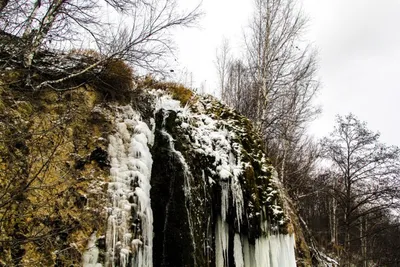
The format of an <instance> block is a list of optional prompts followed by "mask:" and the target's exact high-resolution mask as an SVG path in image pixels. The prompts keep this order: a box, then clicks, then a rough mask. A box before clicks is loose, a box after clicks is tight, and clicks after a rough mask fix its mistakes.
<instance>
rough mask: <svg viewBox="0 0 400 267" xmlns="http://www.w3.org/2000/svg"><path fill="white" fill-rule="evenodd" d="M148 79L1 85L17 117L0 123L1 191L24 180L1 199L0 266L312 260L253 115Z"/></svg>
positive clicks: (7, 110) (258, 263) (268, 263)
mask: <svg viewBox="0 0 400 267" xmlns="http://www.w3.org/2000/svg"><path fill="white" fill-rule="evenodd" d="M147 86H148V87H149V88H146V89H142V90H139V89H138V90H137V91H135V92H133V93H132V96H131V97H130V99H129V100H126V101H125V102H124V103H122V102H118V103H116V102H113V103H110V102H109V103H104V102H103V99H102V97H101V95H99V94H98V93H96V91H94V90H92V89H91V88H89V87H85V88H80V89H78V90H76V91H71V92H67V93H62V94H57V93H54V92H48V93H45V94H44V93H41V96H40V97H37V98H29V99H28V98H27V97H26V96H22V95H23V94H22V93H18V94H19V95H18V94H16V93H15V94H14V93H10V92H6V93H4V92H3V98H2V103H3V107H1V108H3V109H4V111H5V113H3V114H4V115H2V116H3V119H7V118H8V119H9V120H11V119H10V118H11V117H16V118H18V120H19V121H18V122H19V124H15V125H14V124H12V125H11V126H10V125H6V124H4V123H3V124H1V127H3V128H2V140H3V141H2V143H1V146H0V150H1V151H0V152H1V153H2V159H3V160H2V161H1V162H0V164H1V165H0V167H1V168H2V169H3V170H5V169H6V170H7V171H6V172H3V173H2V174H1V175H2V177H1V181H4V182H2V184H1V185H0V186H1V188H0V189H1V191H2V192H5V191H6V190H7V186H8V184H9V183H11V182H12V181H14V180H13V179H14V177H18V179H22V178H23V179H22V180H23V181H24V184H22V185H17V184H15V185H14V187H12V188H14V191H11V192H12V193H10V194H9V195H10V196H9V197H8V199H9V200H10V201H11V202H13V205H10V206H9V208H10V210H11V211H12V213H11V214H12V216H11V217H10V218H7V220H8V219H9V220H10V221H9V222H8V224H2V229H1V232H0V237H1V239H2V240H4V241H6V242H3V243H1V244H3V245H0V246H1V247H0V258H1V259H2V260H1V262H0V266H1V264H3V265H13V264H14V265H23V266H34V265H37V266H39V265H40V266H71V265H72V266H74V265H76V266H77V265H83V266H174V267H178V266H217V267H219V266H236V267H239V266H296V265H298V266H309V265H310V260H309V258H310V256H309V251H308V248H307V245H306V244H305V243H304V240H303V238H302V233H301V228H300V226H299V225H298V223H297V218H296V215H295V212H294V210H293V209H292V208H291V204H290V200H288V199H287V196H286V194H285V190H284V189H283V188H282V186H281V184H280V183H279V181H278V179H277V176H276V173H275V170H274V168H273V166H271V165H270V163H269V162H268V159H267V157H266V155H265V153H264V152H263V145H262V142H261V139H260V138H259V136H258V134H257V133H256V132H255V131H254V130H253V128H252V125H251V123H250V121H249V120H248V119H246V118H245V117H243V116H241V115H240V114H238V113H236V112H235V111H233V110H232V109H229V108H228V107H226V106H224V105H223V104H221V103H219V102H218V101H216V100H215V99H213V98H212V97H200V96H195V95H193V94H192V93H191V92H190V91H188V90H187V89H184V88H183V87H181V86H179V87H177V86H174V85H173V84H167V85H165V86H164V85H163V86H152V85H149V84H147ZM154 88H161V89H162V90H161V89H159V90H156V89H154ZM178 89H179V90H178ZM177 90H178V91H177ZM173 98H175V99H173ZM179 99H180V100H182V101H179ZM10 127H14V128H12V129H14V130H13V131H11V130H10V129H11V128H10ZM3 130H4V131H3ZM16 132H18V135H16V134H15V133H16ZM38 136H40V138H39V137H38ZM7 138H8V139H7ZM4 140H12V141H7V142H6V141H4ZM16 162H18V166H17V165H16V164H15V163H16ZM35 175H36V176H35ZM33 178H34V179H33ZM32 179H33V180H32ZM22 180H21V181H22ZM31 180H32V182H31V183H30V181H31ZM18 186H19V187H18ZM18 188H19V189H21V188H22V189H24V190H22V191H21V190H19V189H18ZM37 188H40V190H39V189H37ZM25 189H26V190H25ZM18 190H19V191H21V192H19V191H18ZM14 193H19V194H20V195H18V196H14V195H13V194H14ZM0 200H2V199H0ZM5 200H7V199H6V198H4V199H3V200H2V201H4V203H5V202H6V201H5ZM44 203H45V204H46V205H44ZM18 205H19V208H17V206H18ZM38 206H43V207H42V208H37V207H38ZM21 207H22V208H21ZM0 208H2V207H0ZM22 215H23V216H22ZM16 218H21V219H18V220H16ZM6 225H9V227H10V228H7V229H6V228H5V226H6ZM43 230H45V231H46V232H45V233H46V234H47V236H43V235H41V233H44V232H41V231H43Z"/></svg>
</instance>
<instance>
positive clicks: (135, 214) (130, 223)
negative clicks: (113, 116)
mask: <svg viewBox="0 0 400 267" xmlns="http://www.w3.org/2000/svg"><path fill="white" fill-rule="evenodd" d="M120 109H121V112H120V114H119V115H118V117H117V131H116V133H115V134H114V135H111V136H110V137H109V141H110V143H109V147H108V153H109V158H110V163H111V179H112V180H111V182H110V183H109V187H108V194H109V197H110V201H111V206H110V207H109V210H108V214H109V215H108V221H107V233H106V246H107V255H106V266H116V265H117V266H122V267H125V266H140V267H146V266H149V267H150V266H153V263H152V257H153V256H152V248H153V244H152V242H153V213H152V210H151V205H150V177H151V167H152V163H153V161H152V157H151V154H150V150H149V147H148V145H152V143H153V139H154V137H153V134H152V132H151V130H150V129H149V127H148V126H147V125H146V124H145V123H144V122H142V121H141V120H140V116H139V115H138V114H137V113H136V112H134V111H133V109H132V108H131V107H130V106H125V107H121V108H120Z"/></svg>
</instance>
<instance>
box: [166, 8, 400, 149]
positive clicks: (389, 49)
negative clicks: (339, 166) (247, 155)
mask: <svg viewBox="0 0 400 267" xmlns="http://www.w3.org/2000/svg"><path fill="white" fill-rule="evenodd" d="M181 1H182V4H183V6H184V7H186V8H190V7H193V6H195V5H196V4H197V3H198V1H196V0H181ZM299 1H300V2H301V3H302V5H303V11H304V13H305V14H306V15H307V16H308V17H309V19H310V22H309V27H308V32H307V34H306V36H305V39H306V40H307V41H309V42H310V43H312V44H313V45H315V46H316V47H317V49H318V51H319V56H318V58H319V60H318V64H319V80H320V81H321V88H320V92H319V96H318V98H317V99H316V103H317V104H319V105H321V106H322V109H323V113H322V114H321V116H320V117H319V119H317V120H316V121H315V122H314V123H313V124H312V127H311V130H310V131H311V132H312V134H314V135H315V136H316V137H321V136H323V135H327V134H328V133H329V132H331V131H332V129H333V125H334V120H335V115H336V114H341V115H346V114H347V113H349V112H352V113H354V114H355V115H356V116H357V117H358V118H359V119H361V120H363V121H366V122H367V123H368V127H369V129H371V130H373V131H379V132H380V133H381V141H383V142H385V143H387V144H392V145H400V137H398V135H399V133H400V119H399V115H398V110H400V90H399V88H398V87H399V79H400V0H383V1H382V0H381V1H378V0H299ZM202 10H203V11H204V12H205V15H204V16H203V18H202V20H201V21H200V23H199V27H198V28H192V29H185V30H181V31H178V34H177V37H176V42H177V47H178V51H179V52H178V53H177V62H176V66H175V67H174V68H175V71H176V72H175V73H176V75H177V76H179V75H180V74H181V73H182V72H183V71H186V72H187V73H192V80H193V86H194V87H199V86H200V84H201V83H203V84H205V88H206V89H207V91H208V92H209V93H212V92H213V91H214V90H215V88H216V87H217V85H216V70H215V67H214V63H213V61H214V60H215V51H216V48H217V47H219V46H220V44H221V40H222V38H223V37H225V38H228V39H229V40H230V43H231V46H232V47H233V49H234V50H236V51H239V50H240V47H241V46H243V41H242V39H243V38H242V37H243V29H245V28H246V26H247V25H248V21H249V18H250V16H251V13H252V1H251V0H203V2H202ZM178 78H181V79H182V80H183V79H184V78H183V77H182V76H181V77H178ZM189 80H190V78H189ZM186 82H188V79H186Z"/></svg>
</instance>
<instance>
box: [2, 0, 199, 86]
mask: <svg viewBox="0 0 400 267" xmlns="http://www.w3.org/2000/svg"><path fill="white" fill-rule="evenodd" d="M105 5H106V6H107V5H108V6H111V7H112V8H113V10H114V12H115V13H116V14H119V15H120V16H121V17H122V18H123V19H125V20H126V21H128V23H126V24H125V25H122V24H119V25H118V24H117V25H115V23H112V22H109V21H106V20H103V19H102V16H99V15H98V14H101V12H104V7H105ZM198 17H199V12H198V9H197V8H196V9H195V10H193V11H190V12H186V13H181V12H179V10H178V7H177V3H176V1H170V0H162V1H156V0H124V1H114V0H104V1H101V0H89V1H78V0H72V1H66V0H47V1H46V0H30V1H13V2H11V3H9V4H8V5H5V7H4V9H3V12H2V14H1V15H0V28H1V29H2V30H3V32H5V33H8V34H12V35H13V36H16V37H19V39H20V40H21V43H22V44H23V45H22V48H21V51H22V52H21V54H22V57H23V63H24V67H25V68H30V67H31V66H32V64H33V60H34V59H35V57H37V54H38V51H39V50H41V49H42V50H43V49H49V48H57V47H60V46H62V45H65V44H66V42H67V41H69V42H70V43H71V44H72V47H74V45H75V44H76V43H77V41H79V40H83V39H85V38H86V39H87V40H88V43H89V44H91V46H92V47H93V46H95V47H96V49H97V50H99V51H100V52H101V54H102V55H103V56H102V57H101V58H99V59H98V60H97V61H96V62H94V63H92V64H90V65H88V66H85V68H83V69H80V70H79V71H75V72H74V73H70V74H69V75H65V77H62V78H61V79H56V80H49V81H45V82H43V83H41V84H38V85H35V86H34V89H40V88H41V87H43V86H48V85H52V84H56V83H61V82H63V81H65V79H71V78H74V77H76V76H78V75H81V74H82V73H85V72H87V71H89V70H92V69H94V68H96V67H98V66H100V65H101V64H102V63H104V62H105V61H107V60H109V59H111V58H119V59H122V60H125V61H127V62H129V63H131V64H132V65H134V66H140V67H144V68H153V69H156V68H157V67H158V66H156V62H158V61H160V60H161V59H163V58H164V57H165V56H166V55H167V54H168V53H170V52H171V51H172V49H173V47H172V41H171V38H170V35H169V30H171V29H172V28H174V27H178V26H183V27H185V26H190V25H193V23H195V21H196V20H197V19H198ZM89 48H90V46H89ZM29 82H30V81H29V80H28V83H29Z"/></svg>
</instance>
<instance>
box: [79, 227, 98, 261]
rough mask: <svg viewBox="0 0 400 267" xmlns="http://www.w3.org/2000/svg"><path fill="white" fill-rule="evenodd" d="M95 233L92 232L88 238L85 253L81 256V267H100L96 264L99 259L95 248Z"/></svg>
mask: <svg viewBox="0 0 400 267" xmlns="http://www.w3.org/2000/svg"><path fill="white" fill-rule="evenodd" d="M96 241H97V237H96V232H93V233H92V235H91V236H90V237H89V240H88V244H87V246H86V251H85V252H84V253H83V256H82V266H83V267H101V266H102V265H101V263H97V261H98V258H99V249H98V248H97V246H96Z"/></svg>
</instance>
